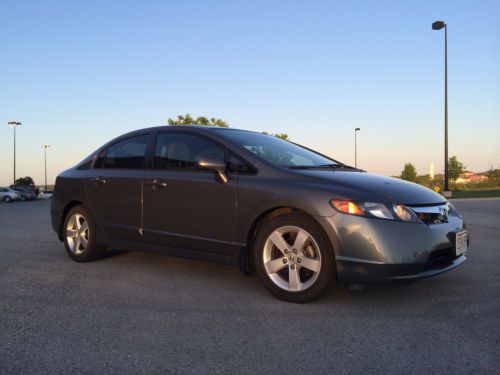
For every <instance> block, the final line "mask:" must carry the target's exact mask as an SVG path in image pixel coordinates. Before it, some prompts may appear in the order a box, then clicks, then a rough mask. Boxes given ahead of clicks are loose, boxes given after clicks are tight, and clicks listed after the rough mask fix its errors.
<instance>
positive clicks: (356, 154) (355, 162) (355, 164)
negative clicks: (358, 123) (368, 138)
mask: <svg viewBox="0 0 500 375" xmlns="http://www.w3.org/2000/svg"><path fill="white" fill-rule="evenodd" d="M359 131H361V128H356V129H354V167H356V168H357V167H358V139H357V136H356V134H357V133H358V132H359Z"/></svg>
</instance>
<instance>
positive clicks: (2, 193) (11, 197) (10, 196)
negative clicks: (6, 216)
mask: <svg viewBox="0 0 500 375" xmlns="http://www.w3.org/2000/svg"><path fill="white" fill-rule="evenodd" d="M19 199H21V196H20V195H19V193H18V192H17V191H15V190H13V189H11V188H0V201H4V202H6V203H10V202H12V201H16V200H19Z"/></svg>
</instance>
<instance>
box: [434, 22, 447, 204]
mask: <svg viewBox="0 0 500 375" xmlns="http://www.w3.org/2000/svg"><path fill="white" fill-rule="evenodd" d="M447 26H448V25H447V24H446V23H445V22H444V21H436V22H434V23H433V24H432V30H441V29H443V28H444V191H443V194H444V195H445V196H450V193H449V189H448V27H447Z"/></svg>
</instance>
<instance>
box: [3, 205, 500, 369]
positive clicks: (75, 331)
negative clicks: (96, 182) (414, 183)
mask: <svg viewBox="0 0 500 375" xmlns="http://www.w3.org/2000/svg"><path fill="white" fill-rule="evenodd" d="M454 204H455V206H456V207H457V209H458V210H459V211H461V213H462V214H463V216H464V217H465V219H466V221H467V224H468V229H469V232H470V236H471V241H472V242H471V247H470V248H469V251H468V254H469V259H468V261H467V262H465V263H464V264H463V265H462V266H461V267H459V268H458V269H456V270H453V271H451V272H448V273H446V274H443V275H440V276H437V277H433V278H429V279H424V280H420V281H418V282H415V283H412V284H409V285H402V286H393V287H367V288H365V289H363V290H362V291H356V292H353V291H351V292H349V291H347V290H346V289H345V288H343V287H341V286H339V287H335V288H333V289H332V290H331V291H330V292H329V293H327V294H326V295H325V296H324V297H323V298H321V299H319V300H318V301H316V302H313V303H309V304H303V305H300V304H291V303H286V302H282V301H280V300H277V299H275V298H273V297H272V296H271V295H270V294H268V293H267V292H266V291H265V290H264V288H263V287H262V286H261V285H260V284H259V282H258V280H257V278H256V277H246V276H243V275H242V274H241V273H240V272H239V270H238V269H237V268H236V267H231V266H224V265H219V264H212V263H208V262H203V261H196V260H188V259H180V258H174V257H168V256H162V255H159V254H150V253H141V252H120V251H117V250H113V251H110V253H109V254H108V256H107V257H106V258H105V259H103V260H100V261H97V262H92V263H86V264H78V263H75V262H73V261H72V260H71V259H70V258H69V257H68V256H67V255H66V253H65V250H64V247H63V244H62V243H61V242H59V240H58V239H57V238H56V235H55V233H54V232H52V229H51V227H50V221H49V206H50V202H49V201H35V202H23V203H21V202H15V203H12V204H0V374H9V373H12V374H18V373H22V374H30V373H33V374H35V373H36V374H62V373H64V374H67V373H104V372H105V373H117V374H118V373H119V374H123V373H197V374H206V373H209V374H212V373H232V374H236V373H238V374H240V373H257V372H260V373H271V372H272V373H306V372H307V373H334V374H343V373H380V374H395V373H400V374H417V373H419V374H422V373H425V374H429V373H446V374H460V373H463V374H465V373H485V374H486V373H489V374H492V373H499V372H500V370H499V367H498V358H500V287H499V286H500V200H499V199H491V200H483V199H482V200H457V201H455V203H454Z"/></svg>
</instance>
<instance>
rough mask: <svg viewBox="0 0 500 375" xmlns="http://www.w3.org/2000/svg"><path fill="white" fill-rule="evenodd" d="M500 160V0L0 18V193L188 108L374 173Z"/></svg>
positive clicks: (44, 7) (6, 9)
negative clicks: (438, 27)
mask: <svg viewBox="0 0 500 375" xmlns="http://www.w3.org/2000/svg"><path fill="white" fill-rule="evenodd" d="M438 19H443V20H445V21H446V22H447V23H448V28H449V31H448V59H449V61H448V63H449V71H448V78H449V126H450V146H449V148H450V155H457V157H458V158H459V160H462V161H463V162H465V164H466V165H467V166H468V167H469V169H472V170H475V171H481V170H485V169H489V167H490V164H493V166H494V167H497V168H498V167H500V2H498V1H372V2H368V1H364V2H362V1H343V2H340V1H309V2H307V1H158V2H155V1H81V2H76V1H71V2H70V1H43V2H41V1H22V2H4V3H3V4H2V10H1V13H0V38H1V39H0V41H1V48H0V88H1V90H0V125H1V126H0V157H1V160H2V161H3V163H1V165H0V185H7V184H9V183H11V179H12V129H11V128H9V127H8V126H7V122H8V121H11V120H16V121H21V122H22V123H23V126H22V127H21V128H20V129H18V133H17V134H18V143H17V145H18V159H17V160H18V167H17V175H18V176H24V175H30V176H32V177H34V178H35V182H37V183H42V181H43V150H42V147H41V145H42V144H43V143H49V144H50V145H51V149H50V150H49V158H48V160H49V183H51V182H52V181H53V180H54V178H55V176H56V175H57V173H58V172H60V171H61V170H63V169H65V168H67V167H69V166H71V165H73V164H75V163H76V162H78V161H79V160H81V159H82V158H83V157H85V156H86V155H87V154H89V153H90V152H91V151H93V150H94V149H95V148H97V147H98V146H100V145H101V144H103V143H104V142H106V141H108V140H109V139H110V138H112V137H114V136H117V135H120V134H122V133H124V132H127V131H130V130H134V129H139V128H143V127H147V126H153V125H161V124H165V123H166V120H167V118H169V117H175V116H176V115H178V114H185V113H190V114H191V115H193V116H198V115H206V116H208V117H212V116H215V117H220V118H222V119H224V120H226V121H229V122H230V124H231V126H232V127H236V128H243V129H250V130H257V131H262V130H267V131H271V132H285V133H288V134H289V136H290V137H291V138H292V140H294V141H296V142H299V143H302V144H304V145H306V146H308V147H312V148H315V149H318V150H319V151H322V152H324V153H326V154H329V155H331V156H333V157H334V158H336V159H338V160H341V161H344V162H346V163H354V145H353V143H354V136H353V130H354V128H355V127H360V128H361V133H360V134H359V136H358V161H359V165H360V166H361V167H363V168H364V169H367V170H369V171H372V172H376V173H380V174H386V175H391V174H392V175H394V174H399V173H400V171H401V170H402V167H403V165H404V163H405V162H412V163H414V165H415V166H416V167H417V170H418V171H419V172H420V173H426V172H427V171H428V166H429V163H430V162H434V163H435V165H436V171H438V172H439V171H442V170H443V156H442V155H443V142H444V141H443V132H444V131H443V116H444V114H443V88H444V85H443V80H444V69H443V66H444V65H443V64H444V34H443V32H442V31H440V32H438V31H432V30H431V23H432V22H433V21H435V20H438Z"/></svg>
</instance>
